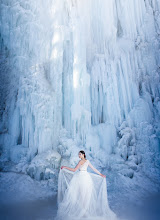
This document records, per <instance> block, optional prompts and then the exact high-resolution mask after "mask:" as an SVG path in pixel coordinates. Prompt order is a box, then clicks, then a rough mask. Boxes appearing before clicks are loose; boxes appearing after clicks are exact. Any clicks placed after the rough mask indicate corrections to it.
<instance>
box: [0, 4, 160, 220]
mask: <svg viewBox="0 0 160 220" xmlns="http://www.w3.org/2000/svg"><path fill="white" fill-rule="evenodd" d="M79 150H85V152H86V155H87V158H88V159H89V160H90V161H91V162H92V163H93V165H94V166H95V167H96V168H97V169H99V170H100V171H101V172H103V173H104V174H106V175H107V183H108V196H109V202H110V204H111V207H112V208H113V209H114V211H115V212H116V213H118V215H119V216H125V217H127V216H129V217H128V218H130V219H134V220H135V219H147V218H148V219H152V220H154V218H155V219H156V217H154V214H156V209H158V207H157V204H158V201H159V194H158V193H159V190H160V1H159V0H126V1H124V0H100V1H99V0H45V1H44V0H38V1H37V0H0V155H1V158H0V171H1V173H0V175H1V176H0V178H1V179H0V183H1V187H0V193H1V199H0V201H1V203H4V204H5V206H6V209H7V210H8V208H9V207H8V206H9V205H10V206H11V204H9V203H12V204H14V203H15V204H19V203H18V202H19V201H21V202H22V201H24V202H27V204H28V206H30V205H29V204H32V202H33V201H34V202H36V204H35V205H36V207H37V208H38V207H39V206H40V207H41V208H40V210H41V211H42V213H40V212H39V211H38V210H39V209H37V211H35V215H38V217H37V218H38V219H41V217H40V216H41V214H42V215H44V216H43V217H42V219H47V218H48V219H52V218H53V217H54V215H55V212H56V193H57V178H58V171H59V168H60V166H62V165H68V166H72V167H74V166H75V165H76V164H77V162H78V151H79ZM147 198H148V199H147ZM15 200H16V201H15ZM30 200H32V201H30ZM14 201H15V202H14ZM148 201H152V205H150V203H148ZM39 202H40V203H39ZM43 205H44V209H42V206H43ZM28 206H27V207H28ZM31 206H32V205H31ZM24 208H25V205H24ZM29 208H31V207H29ZM17 210H18V208H17ZM26 210H27V209H26ZM33 211H34V210H33ZM27 213H28V212H27V211H26V215H27ZM31 213H32V212H31ZM9 214H10V213H9ZM33 214H34V213H33ZM134 214H136V215H134ZM141 214H142V215H143V217H141V216H140V215H141ZM144 215H145V216H144ZM146 215H148V217H147V216H146ZM28 218H29V217H28Z"/></svg>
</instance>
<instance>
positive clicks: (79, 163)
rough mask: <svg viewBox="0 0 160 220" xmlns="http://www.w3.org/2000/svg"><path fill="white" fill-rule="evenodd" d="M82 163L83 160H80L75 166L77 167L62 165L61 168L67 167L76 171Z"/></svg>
mask: <svg viewBox="0 0 160 220" xmlns="http://www.w3.org/2000/svg"><path fill="white" fill-rule="evenodd" d="M81 163H82V161H81V160H80V161H79V162H78V164H77V165H76V166H75V168H70V167H66V166H62V167H61V169H63V168H66V169H67V170H70V171H73V172H75V171H76V170H77V169H78V168H79V167H80V165H81Z"/></svg>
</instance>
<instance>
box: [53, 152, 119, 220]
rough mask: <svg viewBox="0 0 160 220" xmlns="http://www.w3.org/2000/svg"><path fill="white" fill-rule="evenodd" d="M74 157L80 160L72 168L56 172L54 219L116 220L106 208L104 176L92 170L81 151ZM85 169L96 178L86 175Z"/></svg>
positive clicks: (87, 173) (94, 169) (62, 168)
mask: <svg viewBox="0 0 160 220" xmlns="http://www.w3.org/2000/svg"><path fill="white" fill-rule="evenodd" d="M78 155H79V158H81V160H80V161H79V163H78V164H77V165H76V167H75V168H70V167H66V166H62V167H61V169H60V172H59V177H58V197H57V203H58V211H57V215H56V217H55V220H77V219H86V220H95V219H96V220H112V219H114V220H115V219H117V217H116V214H115V213H114V212H113V211H112V210H111V209H110V207H109V205H108V199H107V184H106V176H105V175H103V174H101V173H100V172H99V171H98V170H97V169H96V168H95V167H93V165H92V164H91V162H90V161H89V160H87V159H86V155H85V152H84V151H79V154H78ZM88 166H89V167H91V168H92V170H93V171H94V172H96V173H97V174H99V175H97V174H95V173H90V172H88V171H87V167H88ZM75 171H78V172H75Z"/></svg>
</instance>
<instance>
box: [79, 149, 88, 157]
mask: <svg viewBox="0 0 160 220" xmlns="http://www.w3.org/2000/svg"><path fill="white" fill-rule="evenodd" d="M79 152H80V153H82V154H84V158H86V154H85V152H84V150H80V151H79Z"/></svg>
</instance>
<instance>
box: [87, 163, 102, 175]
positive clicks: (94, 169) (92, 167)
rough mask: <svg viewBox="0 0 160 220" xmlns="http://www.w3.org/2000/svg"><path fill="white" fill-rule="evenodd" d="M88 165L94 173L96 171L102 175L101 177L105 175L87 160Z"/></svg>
mask: <svg viewBox="0 0 160 220" xmlns="http://www.w3.org/2000/svg"><path fill="white" fill-rule="evenodd" d="M88 165H89V166H90V167H91V169H92V170H93V171H94V172H95V173H98V174H99V175H100V176H102V177H106V176H105V175H103V174H102V173H100V172H99V171H98V170H97V169H96V168H95V167H94V166H93V165H92V164H91V162H90V161H89V164H88Z"/></svg>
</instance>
